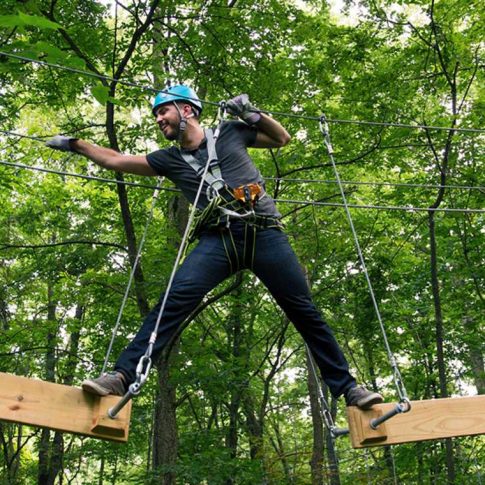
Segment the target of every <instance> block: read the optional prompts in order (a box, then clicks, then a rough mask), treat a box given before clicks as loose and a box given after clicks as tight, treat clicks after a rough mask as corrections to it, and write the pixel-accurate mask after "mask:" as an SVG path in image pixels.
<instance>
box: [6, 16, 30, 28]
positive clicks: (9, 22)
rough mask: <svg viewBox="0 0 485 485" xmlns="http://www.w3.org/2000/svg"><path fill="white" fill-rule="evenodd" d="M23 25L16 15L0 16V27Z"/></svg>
mask: <svg viewBox="0 0 485 485" xmlns="http://www.w3.org/2000/svg"><path fill="white" fill-rule="evenodd" d="M21 25H25V24H24V23H23V22H22V20H21V19H20V18H19V17H18V16H17V15H0V27H19V26H21Z"/></svg>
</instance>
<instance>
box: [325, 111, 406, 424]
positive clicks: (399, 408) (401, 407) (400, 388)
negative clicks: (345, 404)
mask: <svg viewBox="0 0 485 485" xmlns="http://www.w3.org/2000/svg"><path fill="white" fill-rule="evenodd" d="M320 131H321V132H322V135H323V139H324V144H325V147H326V149H327V153H328V156H329V159H330V163H331V164H332V168H333V171H334V174H335V179H336V180H337V184H338V186H339V189H340V195H341V196H342V201H343V204H344V208H345V213H346V215H347V219H348V221H349V225H350V228H351V231H352V235H353V238H354V243H355V247H356V249H357V253H358V257H359V261H360V265H361V268H362V272H363V273H364V275H365V278H366V281H367V286H368V287H369V293H370V296H371V299H372V303H373V305H374V310H375V312H376V316H377V320H378V322H379V325H380V328H381V333H382V337H383V340H384V346H385V348H386V351H387V356H388V359H389V362H390V364H391V368H392V372H393V379H394V383H395V386H396V390H397V393H398V396H399V402H398V403H397V404H396V406H395V408H394V409H392V410H391V411H389V412H388V413H385V414H383V415H382V416H380V417H379V418H376V419H372V420H371V421H370V426H371V428H372V429H377V427H378V426H379V425H380V424H382V423H384V422H385V421H387V420H388V419H390V418H392V417H393V416H396V415H397V414H400V413H407V412H408V411H410V409H411V402H410V400H409V398H408V396H407V393H406V389H405V387H404V382H403V380H402V377H401V373H400V371H399V368H398V366H397V362H396V359H395V357H394V355H393V353H392V351H391V347H390V345H389V340H388V338H387V333H386V329H385V326H384V322H383V320H382V317H381V313H380V311H379V306H378V304H377V300H376V297H375V294H374V289H373V287H372V282H371V280H370V277H369V273H368V272H367V267H366V264H365V260H364V255H363V253H362V249H361V247H360V243H359V238H358V236H357V231H356V229H355V226H354V222H353V219H352V215H351V214H350V209H349V205H348V203H347V197H346V196H345V191H344V188H343V185H342V182H341V180H340V175H339V172H338V170H337V165H336V164H335V159H334V156H333V154H334V150H333V146H332V142H331V140H330V133H329V128H328V123H327V119H326V117H325V115H324V114H322V115H321V117H320Z"/></svg>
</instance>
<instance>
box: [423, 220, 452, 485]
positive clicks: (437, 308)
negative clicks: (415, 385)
mask: <svg viewBox="0 0 485 485" xmlns="http://www.w3.org/2000/svg"><path fill="white" fill-rule="evenodd" d="M434 216H435V212H434V211H429V212H428V222H429V236H430V269H431V286H432V289H433V303H434V314H435V339H436V354H437V355H436V357H437V361H438V376H439V385H440V395H441V397H443V398H445V397H448V390H447V387H446V364H445V355H444V348H443V340H444V338H443V335H444V330H443V315H442V311H441V298H440V287H439V280H438V262H437V254H436V230H435V220H434ZM445 448H446V468H447V479H448V483H449V484H453V483H455V476H456V475H455V460H454V456H453V442H452V440H451V439H446V440H445Z"/></svg>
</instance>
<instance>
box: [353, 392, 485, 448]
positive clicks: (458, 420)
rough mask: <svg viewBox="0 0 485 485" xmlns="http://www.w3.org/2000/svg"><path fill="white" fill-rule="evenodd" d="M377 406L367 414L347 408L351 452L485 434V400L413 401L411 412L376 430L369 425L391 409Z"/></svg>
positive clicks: (470, 398)
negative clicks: (368, 448)
mask: <svg viewBox="0 0 485 485" xmlns="http://www.w3.org/2000/svg"><path fill="white" fill-rule="evenodd" d="M394 407H395V404H387V403H385V404H377V405H375V406H373V407H372V409H370V410H369V411H362V410H360V409H358V408H357V407H355V406H349V407H347V417H348V421H349V430H350V439H351V441H352V446H353V447H354V448H365V447H368V446H384V445H396V444H399V443H409V442H413V441H425V440H437V439H443V438H454V437H457V436H473V435H478V434H485V396H469V397H454V398H446V399H431V400H427V401H412V402H411V410H410V411H409V412H407V413H402V414H398V415H396V416H394V417H393V418H391V419H389V420H388V421H386V422H385V423H383V424H382V425H381V426H379V427H378V429H377V430H373V429H372V428H371V427H370V424H369V423H370V421H371V420H372V419H374V418H377V417H378V416H380V415H382V414H384V413H387V412H389V411H391V410H392V409H394Z"/></svg>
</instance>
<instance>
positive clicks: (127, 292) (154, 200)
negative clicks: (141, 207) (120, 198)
mask: <svg viewBox="0 0 485 485" xmlns="http://www.w3.org/2000/svg"><path fill="white" fill-rule="evenodd" d="M162 183H163V178H159V179H158V184H157V186H156V188H155V190H154V192H153V195H152V203H151V206H150V212H149V214H148V217H147V220H146V223H145V228H144V229H143V235H142V237H141V240H140V244H139V245H138V251H137V253H136V257H135V261H134V262H133V265H132V267H131V271H130V277H129V278H128V283H127V285H126V289H125V293H124V295H123V299H122V301H121V306H120V309H119V312H118V316H117V318H116V323H115V325H114V327H113V330H112V332H111V340H110V342H109V345H108V350H107V351H106V356H105V358H104V364H103V369H102V370H101V375H102V374H104V373H105V372H106V368H107V367H108V361H109V357H110V355H111V350H112V349H113V344H114V341H115V339H116V335H117V334H118V329H119V327H120V324H121V319H122V317H123V312H124V310H125V306H126V303H127V301H128V297H129V295H130V291H131V286H132V284H133V280H134V278H135V272H136V269H137V268H138V263H139V262H140V258H141V253H142V251H143V246H144V245H145V240H146V237H147V234H148V227H149V226H150V223H151V222H152V220H153V213H154V211H155V205H156V203H157V200H158V195H159V194H160V187H161V186H162Z"/></svg>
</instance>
